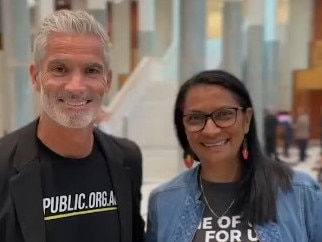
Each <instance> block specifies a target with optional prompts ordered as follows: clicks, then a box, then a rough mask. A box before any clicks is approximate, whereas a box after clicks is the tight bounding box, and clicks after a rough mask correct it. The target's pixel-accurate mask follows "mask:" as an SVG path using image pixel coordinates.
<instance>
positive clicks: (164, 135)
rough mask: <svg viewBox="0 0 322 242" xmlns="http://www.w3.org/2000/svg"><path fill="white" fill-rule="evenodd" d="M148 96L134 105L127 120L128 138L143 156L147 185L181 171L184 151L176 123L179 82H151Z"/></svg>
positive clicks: (146, 94) (142, 97)
mask: <svg viewBox="0 0 322 242" xmlns="http://www.w3.org/2000/svg"><path fill="white" fill-rule="evenodd" d="M146 84H147V87H146V90H145V93H144V94H143V95H142V96H141V98H140V99H139V100H137V102H136V103H135V104H134V105H133V107H132V111H131V113H130V114H129V116H128V120H127V137H128V138H130V139H131V140H133V141H135V142H136V143H137V144H138V145H139V146H140V148H141V150H142V154H143V176H144V181H145V182H154V181H165V180H169V179H170V178H172V177H174V176H175V175H176V174H177V173H178V169H179V166H178V165H179V164H178V161H179V157H180V154H181V152H180V149H179V147H178V143H177V140H176V136H175V131H174V124H173V110H174V102H175V97H176V94H177V84H176V83H175V82H166V81H152V82H147V83H146Z"/></svg>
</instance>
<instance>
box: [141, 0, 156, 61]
mask: <svg viewBox="0 0 322 242" xmlns="http://www.w3.org/2000/svg"><path fill="white" fill-rule="evenodd" d="M155 1H159V0H138V3H139V59H142V57H144V56H153V55H154V45H155V42H156V41H155V23H156V16H155V13H156V6H155V5H156V3H155Z"/></svg>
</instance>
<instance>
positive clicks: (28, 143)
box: [9, 119, 132, 242]
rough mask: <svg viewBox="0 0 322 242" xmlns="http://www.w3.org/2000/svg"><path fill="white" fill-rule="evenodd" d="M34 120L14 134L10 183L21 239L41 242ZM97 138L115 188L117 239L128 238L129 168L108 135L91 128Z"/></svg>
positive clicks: (43, 233)
mask: <svg viewBox="0 0 322 242" xmlns="http://www.w3.org/2000/svg"><path fill="white" fill-rule="evenodd" d="M37 125H38V119H37V120H35V121H34V122H32V123H31V124H29V125H28V126H26V127H24V128H22V129H21V130H20V131H18V132H20V134H19V137H18V139H19V140H18V142H17V148H16V153H15V157H14V159H13V166H14V168H15V169H16V170H17V174H16V175H15V176H13V177H12V178H11V179H10V181H9V183H10V185H9V186H10V190H11V192H12V197H13V201H14V204H15V207H16V211H17V218H18V221H19V224H20V225H21V230H22V234H23V236H24V241H25V242H45V241H46V233H45V222H44V215H43V204H42V187H41V171H40V165H39V154H38V146H37ZM94 135H95V139H96V140H97V142H98V144H99V146H100V147H101V150H102V151H103V154H104V156H105V157H106V160H107V165H108V168H109V170H110V174H111V180H112V184H113V186H114V189H115V193H116V197H117V204H118V212H119V220H120V226H121V241H122V242H128V241H131V240H132V207H131V205H132V197H131V179H130V174H129V171H128V170H126V168H124V166H123V163H124V155H123V153H122V151H121V150H120V148H119V147H118V146H117V145H116V144H115V143H114V142H113V140H112V138H110V136H106V135H105V134H103V133H102V132H100V131H99V130H97V129H95V130H94Z"/></svg>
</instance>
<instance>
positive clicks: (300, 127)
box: [294, 107, 310, 162]
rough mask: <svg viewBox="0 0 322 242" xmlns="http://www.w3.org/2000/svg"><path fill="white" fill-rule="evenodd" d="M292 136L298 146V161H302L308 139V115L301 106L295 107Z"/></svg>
mask: <svg viewBox="0 0 322 242" xmlns="http://www.w3.org/2000/svg"><path fill="white" fill-rule="evenodd" d="M294 136H295V140H296V143H297V146H298V151H299V161H300V162H303V161H305V159H306V158H307V146H308V143H309V139H310V117H309V115H308V113H307V111H306V109H304V108H303V107H299V108H298V109H297V116H296V120H295V123H294Z"/></svg>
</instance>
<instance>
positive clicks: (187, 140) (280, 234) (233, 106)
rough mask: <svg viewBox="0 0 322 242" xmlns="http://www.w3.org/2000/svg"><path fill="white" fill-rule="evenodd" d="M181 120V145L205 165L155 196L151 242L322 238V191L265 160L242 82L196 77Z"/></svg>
mask: <svg viewBox="0 0 322 242" xmlns="http://www.w3.org/2000/svg"><path fill="white" fill-rule="evenodd" d="M174 121H175V127H176V133H177V137H178V140H179V142H180V144H181V147H182V148H183V150H191V151H192V152H193V153H192V154H190V156H192V157H194V159H195V160H196V161H199V162H200V165H198V166H196V167H195V168H193V169H190V170H188V171H186V172H184V173H183V174H181V175H179V176H178V177H176V178H174V179H173V180H171V181H169V182H167V183H165V184H163V185H161V186H160V187H158V188H156V189H155V190H153V191H152V193H151V194H150V197H149V206H148V221H147V241H148V242H165V241H180V242H184V241H186V242H188V241H189V242H190V241H192V242H199V241H261V242H284V241H301V242H302V241H309V242H320V241H321V238H322V193H321V191H320V189H319V186H318V185H317V183H316V182H315V181H314V180H313V179H311V178H310V177H309V176H308V175H305V174H304V173H301V172H297V171H292V170H291V169H290V168H288V167H287V166H286V165H284V164H283V163H281V162H278V161H276V160H275V159H272V158H270V157H267V156H266V155H264V152H263V151H262V150H261V146H260V143H259V141H258V137H257V131H256V126H255V123H256V122H255V118H254V110H253V105H252V102H251V100H250V96H249V93H248V92H247V90H246V88H245V86H244V85H243V83H242V82H241V81H240V80H239V79H237V78H236V77H235V76H233V75H231V74H230V73H228V72H225V71H220V70H209V71H204V72H201V73H198V74H196V75H195V76H193V77H192V78H191V79H189V80H187V81H186V82H185V83H184V84H183V85H182V86H181V88H180V90H179V93H178V95H177V99H176V103H175V112H174Z"/></svg>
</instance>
